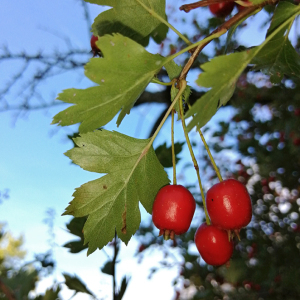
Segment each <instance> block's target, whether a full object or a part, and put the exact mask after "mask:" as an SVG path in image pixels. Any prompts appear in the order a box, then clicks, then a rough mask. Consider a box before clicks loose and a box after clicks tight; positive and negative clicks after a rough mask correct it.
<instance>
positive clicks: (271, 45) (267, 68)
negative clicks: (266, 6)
mask: <svg viewBox="0 0 300 300" xmlns="http://www.w3.org/2000/svg"><path fill="white" fill-rule="evenodd" d="M297 13H299V7H298V6H296V5H294V4H292V3H289V2H280V3H279V4H278V6H277V8H276V10H275V12H274V17H273V19H272V22H271V25H270V28H269V30H268V32H267V36H269V35H270V34H272V33H273V32H274V31H275V30H276V29H277V28H278V27H279V26H280V25H282V24H283V23H284V22H285V21H286V20H287V19H289V18H290V22H289V23H288V24H286V26H284V27H283V28H282V29H281V30H279V31H278V32H277V33H276V34H275V36H273V37H272V38H271V40H270V41H269V42H268V43H267V44H266V45H265V46H264V47H263V48H262V50H261V51H260V52H259V54H258V55H257V56H256V57H255V58H254V59H253V60H252V63H253V64H255V67H254V69H259V70H261V71H262V72H264V73H265V74H267V75H269V76H270V80H271V82H272V83H280V82H281V80H282V78H283V76H284V75H288V76H292V77H294V76H296V77H298V78H299V77H300V56H299V54H298V53H297V51H296V50H295V49H294V47H293V46H292V44H291V42H290V41H289V39H288V35H289V29H290V27H291V25H292V23H293V21H294V19H295V17H296V15H297Z"/></svg>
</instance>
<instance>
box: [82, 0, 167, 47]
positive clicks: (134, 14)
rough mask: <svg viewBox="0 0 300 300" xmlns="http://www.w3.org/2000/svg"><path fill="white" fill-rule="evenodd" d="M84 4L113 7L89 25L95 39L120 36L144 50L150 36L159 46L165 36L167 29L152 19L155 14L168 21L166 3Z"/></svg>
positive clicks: (100, 0)
mask: <svg viewBox="0 0 300 300" xmlns="http://www.w3.org/2000/svg"><path fill="white" fill-rule="evenodd" d="M85 1H86V2H90V3H95V4H98V5H105V6H110V7H112V8H111V9H109V10H106V11H104V12H102V13H100V14H99V15H98V17H96V19H95V21H94V23H93V25H92V31H93V32H94V34H97V35H98V36H103V35H105V34H112V33H120V34H122V35H124V36H127V37H129V38H131V39H132V40H134V41H136V42H138V43H140V44H142V45H143V46H147V45H148V43H149V36H153V39H154V40H155V41H156V42H158V43H160V42H161V41H162V40H164V39H165V37H166V35H167V32H168V27H167V26H166V25H164V24H163V23H161V21H160V20H158V19H157V18H156V16H155V13H156V14H157V15H159V16H160V17H161V18H163V19H164V20H167V17H166V13H165V6H166V4H165V0H122V1H108V0H85ZM142 4H144V5H146V6H147V7H148V9H149V10H151V11H152V12H153V13H150V12H149V11H148V10H147V9H145V7H143V5H142ZM101 50H102V49H101Z"/></svg>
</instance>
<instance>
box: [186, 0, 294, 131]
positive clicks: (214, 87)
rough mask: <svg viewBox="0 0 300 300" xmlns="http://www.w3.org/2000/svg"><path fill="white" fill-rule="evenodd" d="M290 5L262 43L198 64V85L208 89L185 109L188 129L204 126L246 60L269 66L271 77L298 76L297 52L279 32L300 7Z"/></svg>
mask: <svg viewBox="0 0 300 300" xmlns="http://www.w3.org/2000/svg"><path fill="white" fill-rule="evenodd" d="M284 5H285V4H284ZM284 7H286V6H284ZM291 7H292V6H289V9H288V10H287V11H288V13H286V12H285V14H284V18H281V17H279V18H278V19H275V21H274V23H273V25H272V24H271V27H270V28H271V30H269V32H268V35H267V38H266V40H265V41H264V42H263V43H262V44H261V45H259V46H257V47H254V48H252V49H249V50H246V51H242V52H237V53H232V54H229V55H221V56H218V57H215V58H213V59H212V60H211V61H209V62H207V63H205V64H203V65H201V68H202V69H203V71H204V72H203V73H202V74H200V75H199V78H198V79H197V81H196V82H197V84H198V85H199V86H201V87H206V88H209V89H210V90H209V91H208V92H207V93H205V94H204V95H203V96H202V97H201V98H200V99H198V100H197V101H196V102H195V104H194V105H193V106H192V107H191V109H190V110H189V111H188V112H187V114H186V118H188V117H191V116H193V117H194V118H193V119H192V121H191V122H190V123H189V124H188V130H191V129H192V128H193V127H194V126H197V127H198V128H201V127H202V126H204V125H205V124H206V123H207V122H208V121H209V120H210V119H211V118H212V116H213V115H214V114H215V113H216V111H217V110H218V108H219V107H220V106H222V105H225V104H226V103H227V102H228V101H229V100H230V98H231V96H232V94H233V92H234V90H235V84H236V81H237V79H238V77H239V76H240V74H241V73H242V72H243V71H244V69H245V68H246V66H247V65H248V64H249V63H252V64H253V63H256V66H255V67H256V68H264V69H265V70H268V71H269V72H270V74H271V76H273V77H272V78H271V79H272V80H273V81H275V78H274V76H278V77H279V78H280V76H282V75H283V74H284V73H285V74H290V75H293V76H299V74H300V62H299V56H298V54H297V53H296V52H295V50H294V49H291V48H293V47H292V46H291V44H290V43H289V42H288V40H287V39H286V37H282V36H280V34H283V33H284V32H286V28H287V26H289V24H291V23H292V22H293V20H294V18H295V17H296V16H297V15H298V14H299V11H300V7H299V8H298V6H297V8H294V7H295V6H294V5H293V8H291ZM279 9H280V6H279ZM290 10H292V12H291V11H290ZM279 11H280V10H279ZM279 16H280V14H279ZM282 38H283V39H286V40H285V43H284V45H283V43H282V42H280V39H282ZM274 72H276V74H274Z"/></svg>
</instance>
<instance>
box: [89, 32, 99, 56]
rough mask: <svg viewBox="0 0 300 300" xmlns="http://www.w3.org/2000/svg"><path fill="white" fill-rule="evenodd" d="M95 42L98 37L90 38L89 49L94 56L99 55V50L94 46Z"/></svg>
mask: <svg viewBox="0 0 300 300" xmlns="http://www.w3.org/2000/svg"><path fill="white" fill-rule="evenodd" d="M97 41H98V37H97V36H95V35H92V37H91V48H92V52H93V54H94V56H96V55H99V54H100V49H99V48H98V46H97V45H96V42H97Z"/></svg>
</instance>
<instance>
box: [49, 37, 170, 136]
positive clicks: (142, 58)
mask: <svg viewBox="0 0 300 300" xmlns="http://www.w3.org/2000/svg"><path fill="white" fill-rule="evenodd" d="M97 44H99V45H101V46H100V47H101V52H102V53H103V56H104V58H92V59H91V61H90V62H89V63H88V64H87V65H86V67H85V74H86V76H87V77H88V78H89V79H91V80H92V81H94V82H95V83H97V84H98V86H95V87H90V88H88V89H85V90H79V89H68V90H65V91H64V92H63V93H61V94H59V96H58V99H59V100H62V101H64V102H66V103H74V104H76V105H74V106H71V107H69V108H67V109H66V110H64V111H62V112H60V113H58V114H57V115H55V116H54V118H53V122H52V124H56V123H58V124H59V125H61V126H66V125H72V124H75V123H79V122H82V123H81V124H80V126H79V131H80V132H83V133H84V132H88V131H91V130H94V129H96V128H99V127H101V126H103V125H106V124H107V123H108V122H109V121H111V120H112V118H113V117H114V116H115V115H116V114H117V113H118V112H119V110H120V109H121V112H120V114H119V117H118V120H117V125H120V123H121V121H122V120H123V118H124V117H125V115H126V114H129V112H130V109H131V108H132V106H133V105H134V103H135V101H136V100H137V98H138V97H139V96H140V94H141V93H142V92H143V91H144V89H145V88H146V86H147V85H148V84H149V83H150V81H151V79H152V78H153V76H154V75H155V74H156V73H158V71H159V70H160V69H161V67H162V66H163V65H164V63H165V62H166V60H165V59H164V58H163V57H162V56H160V55H153V54H150V53H148V52H147V51H146V50H145V49H144V48H143V47H142V46H141V45H139V44H137V43H136V42H134V41H132V40H130V39H129V38H126V37H124V36H121V35H120V34H115V35H113V36H109V35H106V36H104V37H101V38H99V40H98V42H97ZM140 62H142V63H140Z"/></svg>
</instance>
